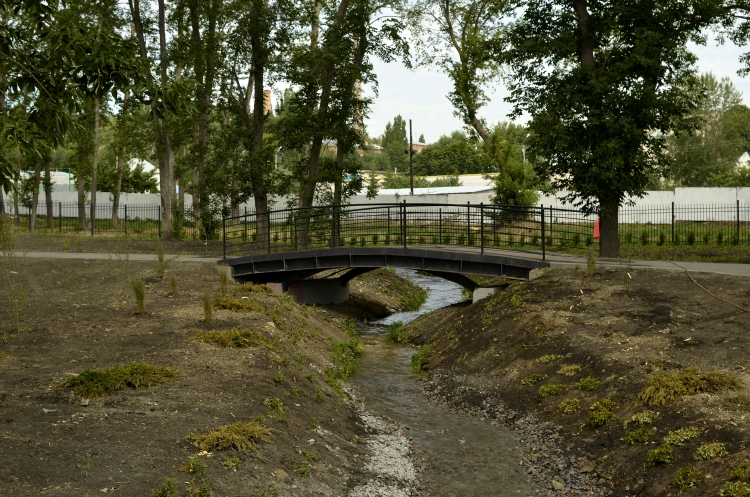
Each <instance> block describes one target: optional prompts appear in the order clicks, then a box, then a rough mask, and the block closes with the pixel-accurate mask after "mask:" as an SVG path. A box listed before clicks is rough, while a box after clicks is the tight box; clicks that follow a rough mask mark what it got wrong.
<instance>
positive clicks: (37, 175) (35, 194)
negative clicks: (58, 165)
mask: <svg viewBox="0 0 750 497" xmlns="http://www.w3.org/2000/svg"><path fill="white" fill-rule="evenodd" d="M41 175H42V159H40V158H37V160H36V165H35V166H34V180H33V182H32V184H33V187H34V189H33V190H32V192H31V211H30V212H29V231H34V230H35V229H36V208H37V206H38V205H39V184H40V183H41V180H42V178H41Z"/></svg>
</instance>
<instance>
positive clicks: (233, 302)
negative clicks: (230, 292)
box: [211, 297, 266, 313]
mask: <svg viewBox="0 0 750 497" xmlns="http://www.w3.org/2000/svg"><path fill="white" fill-rule="evenodd" d="M211 308H212V309H214V310H217V311H219V310H227V311H232V312H261V313H262V312H266V309H265V308H264V307H263V306H262V305H260V304H259V303H257V302H255V301H254V300H250V299H242V298H239V299H238V298H235V297H214V298H213V299H211Z"/></svg>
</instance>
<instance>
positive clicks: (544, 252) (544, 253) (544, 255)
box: [541, 204, 547, 261]
mask: <svg viewBox="0 0 750 497" xmlns="http://www.w3.org/2000/svg"><path fill="white" fill-rule="evenodd" d="M541 207H542V260H543V261H544V260H546V258H547V253H546V250H545V244H544V237H545V234H544V232H545V229H544V204H542V206H541Z"/></svg>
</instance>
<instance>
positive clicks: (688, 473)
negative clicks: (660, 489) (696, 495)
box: [674, 466, 706, 492]
mask: <svg viewBox="0 0 750 497" xmlns="http://www.w3.org/2000/svg"><path fill="white" fill-rule="evenodd" d="M704 481H706V476H705V475H704V474H703V471H701V470H700V469H698V468H690V467H687V466H685V467H682V468H680V469H679V470H677V476H676V477H675V479H674V486H675V487H677V490H679V491H680V492H687V491H688V490H692V489H694V488H696V487H699V486H701V484H702V483H703V482H704Z"/></svg>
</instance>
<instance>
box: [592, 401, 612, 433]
mask: <svg viewBox="0 0 750 497" xmlns="http://www.w3.org/2000/svg"><path fill="white" fill-rule="evenodd" d="M615 407H616V406H615V403H614V402H612V400H611V399H606V398H605V399H601V400H598V401H596V402H594V403H593V404H592V405H591V407H589V425H591V426H592V427H594V428H599V427H600V426H604V425H607V426H609V425H610V423H612V421H616V420H617V416H615Z"/></svg>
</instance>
